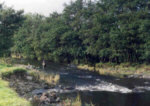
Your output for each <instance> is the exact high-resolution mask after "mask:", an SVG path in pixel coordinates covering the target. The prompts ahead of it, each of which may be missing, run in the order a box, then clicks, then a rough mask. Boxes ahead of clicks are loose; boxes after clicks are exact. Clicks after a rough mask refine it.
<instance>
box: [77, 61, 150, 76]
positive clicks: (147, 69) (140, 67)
mask: <svg viewBox="0 0 150 106" xmlns="http://www.w3.org/2000/svg"><path fill="white" fill-rule="evenodd" d="M78 68H79V69H83V70H89V71H92V72H96V73H98V74H100V75H110V76H115V77H123V76H126V75H135V74H136V75H150V65H146V64H130V63H122V64H120V65H116V64H115V65H114V64H111V63H105V64H104V63H99V64H96V67H95V68H94V67H92V66H88V65H79V66H78Z"/></svg>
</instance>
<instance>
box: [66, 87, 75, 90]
mask: <svg viewBox="0 0 150 106" xmlns="http://www.w3.org/2000/svg"><path fill="white" fill-rule="evenodd" d="M64 89H65V90H73V89H74V87H66V88H64Z"/></svg>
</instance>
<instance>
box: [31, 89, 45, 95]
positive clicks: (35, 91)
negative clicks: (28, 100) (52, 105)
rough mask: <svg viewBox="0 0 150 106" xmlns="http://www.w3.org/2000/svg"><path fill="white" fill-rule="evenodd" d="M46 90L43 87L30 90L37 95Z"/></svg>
mask: <svg viewBox="0 0 150 106" xmlns="http://www.w3.org/2000/svg"><path fill="white" fill-rule="evenodd" d="M46 91H47V90H45V89H38V90H34V91H32V94H34V95H39V94H43V93H44V92H46Z"/></svg>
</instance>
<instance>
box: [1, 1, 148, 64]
mask: <svg viewBox="0 0 150 106" xmlns="http://www.w3.org/2000/svg"><path fill="white" fill-rule="evenodd" d="M6 10H7V11H6ZM8 10H9V13H10V14H9V15H8V14H7V15H6V13H7V12H8ZM1 13H2V15H1V16H2V17H5V16H7V18H4V19H6V20H5V22H8V23H10V22H12V24H13V26H15V28H13V27H9V26H7V27H9V28H10V29H9V30H11V31H7V32H11V33H9V34H8V35H10V36H11V35H12V34H14V37H13V38H12V39H13V44H14V45H13V47H12V49H11V50H12V53H14V54H16V55H19V56H20V55H21V56H23V57H26V58H31V59H37V60H43V59H44V60H51V61H56V62H68V63H69V62H75V63H86V64H91V65H94V64H95V63H100V62H112V63H126V62H139V63H140V62H148V63H149V62H150V46H149V45H150V36H149V35H150V31H149V28H150V24H149V23H150V14H149V13H150V2H149V1H148V0H142V1H141V0H130V1H129V0H128V1H124V0H101V1H100V0H98V1H91V0H89V1H83V0H76V1H75V2H71V3H70V4H68V5H66V7H65V9H64V11H63V13H62V14H58V13H57V12H54V13H52V14H51V15H50V16H49V17H44V16H41V15H38V14H35V15H33V14H27V15H25V16H24V17H22V14H21V13H20V14H19V13H18V12H15V11H14V10H12V9H2V12H1ZM12 13H13V14H15V15H14V17H15V16H16V14H19V15H17V16H16V18H15V19H17V20H18V21H17V22H16V21H15V20H12V19H11V17H12V15H11V14H12ZM24 18H25V20H24V21H23V24H22V25H21V27H19V26H20V23H21V22H22V21H21V20H23V19H24ZM9 19H11V20H9ZM14 21H15V22H16V23H13V22H14ZM9 25H10V24H9ZM7 27H6V26H5V25H3V24H2V25H1V27H0V28H4V29H8V28H7ZM18 28H19V29H18ZM14 32H15V33H14ZM10 36H9V37H8V38H9V39H11V37H10ZM3 41H8V39H7V40H4V37H3ZM11 44H12V42H8V43H7V42H4V45H5V46H6V45H7V46H8V47H6V48H7V49H6V50H9V49H10V47H11V46H10V45H11ZM0 45H2V44H0ZM4 45H3V46H0V47H4ZM0 50H2V48H0ZM2 51H3V52H4V51H5V50H2ZM8 53H9V52H8ZM1 54H2V53H1ZM5 54H7V53H6V52H5Z"/></svg>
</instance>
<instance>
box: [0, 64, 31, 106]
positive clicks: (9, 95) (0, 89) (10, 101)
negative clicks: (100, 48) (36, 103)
mask: <svg viewBox="0 0 150 106" xmlns="http://www.w3.org/2000/svg"><path fill="white" fill-rule="evenodd" d="M7 68H8V67H7V65H4V64H0V73H1V70H4V69H7ZM0 106H31V104H30V103H29V102H28V101H27V100H25V99H23V98H20V97H19V96H18V95H17V93H16V92H15V91H14V90H12V89H11V88H9V82H7V81H4V80H2V79H1V78H0Z"/></svg>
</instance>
